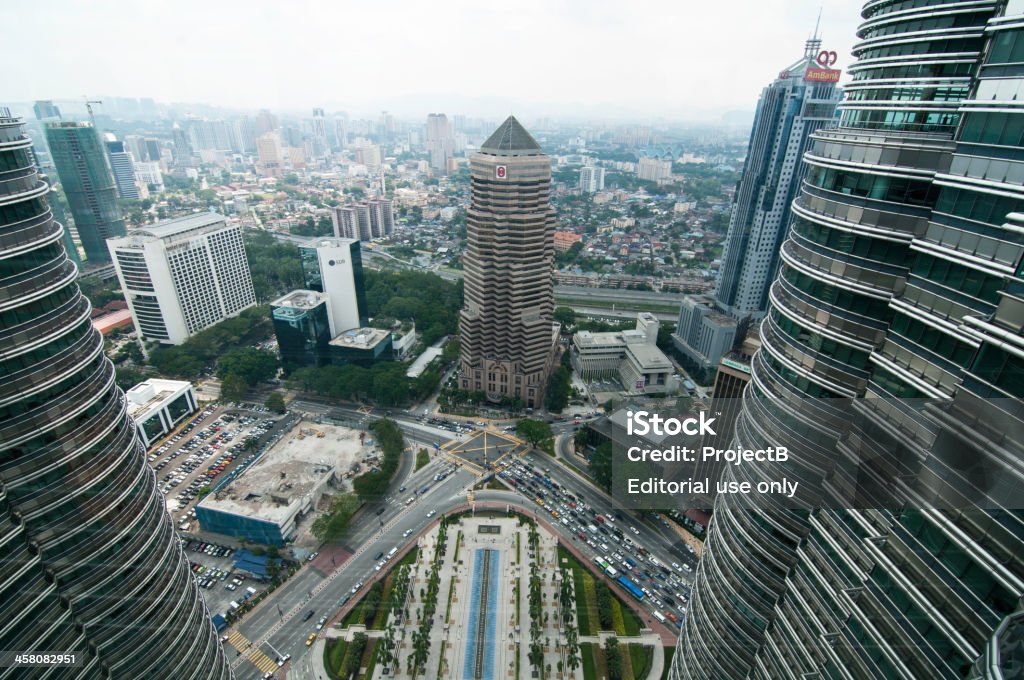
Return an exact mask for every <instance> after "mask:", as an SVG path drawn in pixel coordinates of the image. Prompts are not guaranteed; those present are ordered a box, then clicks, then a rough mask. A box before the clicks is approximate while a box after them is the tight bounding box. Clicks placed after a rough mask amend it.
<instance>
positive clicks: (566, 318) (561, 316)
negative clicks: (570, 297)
mask: <svg viewBox="0 0 1024 680" xmlns="http://www.w3.org/2000/svg"><path fill="white" fill-rule="evenodd" d="M552 316H553V318H554V320H555V321H556V322H558V323H560V324H562V327H563V328H569V327H571V326H572V325H573V324H575V323H576V311H575V310H574V309H573V308H572V307H555V313H554V314H553V315H552Z"/></svg>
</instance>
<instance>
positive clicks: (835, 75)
mask: <svg viewBox="0 0 1024 680" xmlns="http://www.w3.org/2000/svg"><path fill="white" fill-rule="evenodd" d="M840 73H842V71H840V70H839V69H830V68H809V69H807V72H806V73H805V74H804V80H807V81H810V82H815V83H838V82H839V74H840Z"/></svg>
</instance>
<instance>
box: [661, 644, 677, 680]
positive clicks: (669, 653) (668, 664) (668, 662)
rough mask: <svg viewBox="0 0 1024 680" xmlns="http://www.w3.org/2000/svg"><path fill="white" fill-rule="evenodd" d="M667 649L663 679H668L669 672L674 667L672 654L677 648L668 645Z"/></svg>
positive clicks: (662, 670) (662, 672)
mask: <svg viewBox="0 0 1024 680" xmlns="http://www.w3.org/2000/svg"><path fill="white" fill-rule="evenodd" d="M664 650H665V667H664V668H663V669H661V680H668V672H669V670H670V669H671V668H672V655H673V654H675V653H676V648H675V647H671V646H666V647H665V648H664Z"/></svg>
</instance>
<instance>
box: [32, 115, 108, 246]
mask: <svg viewBox="0 0 1024 680" xmlns="http://www.w3.org/2000/svg"><path fill="white" fill-rule="evenodd" d="M46 142H47V144H49V146H50V155H51V156H52V157H53V163H54V166H55V167H56V168H57V176H58V177H59V178H60V184H61V187H63V189H64V195H65V196H67V199H68V206H69V208H70V209H71V215H72V217H74V218H75V227H76V229H77V230H78V237H79V239H81V241H82V248H84V249H85V257H86V259H87V260H88V261H89V264H90V265H93V264H103V263H105V262H109V261H110V253H109V252H108V251H107V244H106V240H107V239H108V238H115V237H118V236H124V234H125V224H124V217H123V216H122V215H121V208H120V207H119V206H118V203H117V186H116V185H115V184H114V176H113V174H111V172H110V167H109V166H108V165H107V157H106V153H105V152H104V148H103V145H102V144H101V143H100V138H99V135H98V134H97V133H96V128H94V127H93V126H92V124H91V123H74V122H71V123H47V124H46Z"/></svg>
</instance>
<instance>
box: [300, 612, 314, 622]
mask: <svg viewBox="0 0 1024 680" xmlns="http://www.w3.org/2000/svg"><path fill="white" fill-rule="evenodd" d="M313 614H314V611H313V610H312V609H310V610H309V611H308V612H306V613H305V614H303V616H302V620H303V621H309V620H310V619H311V618H313Z"/></svg>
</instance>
